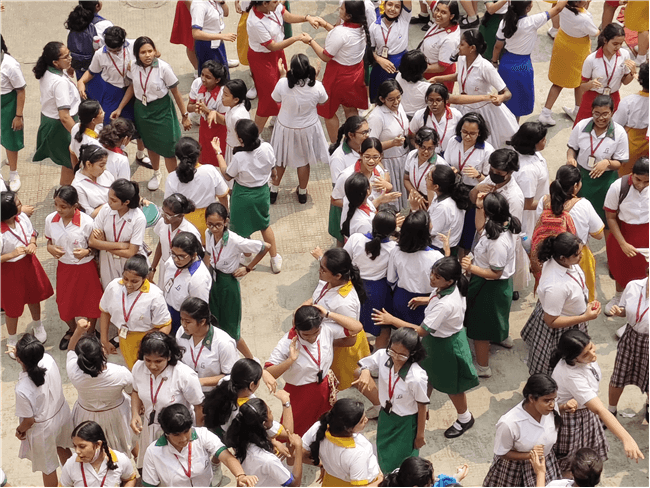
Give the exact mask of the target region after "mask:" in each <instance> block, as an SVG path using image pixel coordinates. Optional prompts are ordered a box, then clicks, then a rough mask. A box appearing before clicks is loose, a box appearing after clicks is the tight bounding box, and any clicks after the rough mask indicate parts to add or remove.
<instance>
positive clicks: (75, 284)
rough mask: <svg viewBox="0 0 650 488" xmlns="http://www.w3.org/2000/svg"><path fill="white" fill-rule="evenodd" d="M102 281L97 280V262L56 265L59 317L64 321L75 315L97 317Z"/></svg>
mask: <svg viewBox="0 0 650 488" xmlns="http://www.w3.org/2000/svg"><path fill="white" fill-rule="evenodd" d="M102 294H103V291H102V283H101V281H99V273H98V272H97V264H95V261H89V262H87V263H84V264H65V263H62V262H60V261H59V264H58V266H57V267H56V304H57V306H58V307H59V317H61V320H63V321H64V322H68V321H70V320H74V319H75V317H86V318H89V319H98V318H99V317H100V315H101V311H100V310H99V301H100V300H101V299H102Z"/></svg>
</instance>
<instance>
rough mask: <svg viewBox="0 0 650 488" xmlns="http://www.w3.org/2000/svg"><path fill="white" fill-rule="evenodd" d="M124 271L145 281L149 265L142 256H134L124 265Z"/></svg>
mask: <svg viewBox="0 0 650 488" xmlns="http://www.w3.org/2000/svg"><path fill="white" fill-rule="evenodd" d="M124 271H133V272H134V273H135V274H137V275H138V276H139V277H140V278H143V279H146V278H147V276H148V275H149V265H148V264H147V258H145V257H144V256H143V255H142V254H134V255H133V256H131V257H130V258H129V259H127V260H126V263H124Z"/></svg>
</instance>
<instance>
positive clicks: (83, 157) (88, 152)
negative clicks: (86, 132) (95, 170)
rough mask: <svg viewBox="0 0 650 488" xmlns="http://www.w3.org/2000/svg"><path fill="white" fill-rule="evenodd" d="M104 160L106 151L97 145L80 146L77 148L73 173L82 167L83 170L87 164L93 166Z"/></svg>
mask: <svg viewBox="0 0 650 488" xmlns="http://www.w3.org/2000/svg"><path fill="white" fill-rule="evenodd" d="M79 133H81V131H80V132H79ZM106 159H108V151H107V150H106V149H104V148H103V147H102V146H98V145H97V144H82V145H81V147H79V159H78V160H77V164H76V165H75V167H74V172H75V173H76V172H77V171H79V169H80V168H81V166H82V165H83V167H84V168H85V167H86V164H87V163H90V164H95V163H98V162H100V161H102V160H106Z"/></svg>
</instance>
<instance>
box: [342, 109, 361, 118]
mask: <svg viewBox="0 0 650 488" xmlns="http://www.w3.org/2000/svg"><path fill="white" fill-rule="evenodd" d="M343 113H344V114H345V118H346V119H348V118H350V117H352V116H353V115H359V109H357V108H356V107H343Z"/></svg>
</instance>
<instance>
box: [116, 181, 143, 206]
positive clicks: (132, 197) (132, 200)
mask: <svg viewBox="0 0 650 488" xmlns="http://www.w3.org/2000/svg"><path fill="white" fill-rule="evenodd" d="M111 190H113V192H114V193H115V196H116V197H117V198H118V199H119V200H120V201H121V202H122V203H124V202H126V201H127V200H128V202H129V204H128V207H129V208H138V207H140V185H138V182H137V181H129V180H127V179H125V178H119V179H117V180H115V181H114V182H113V183H112V184H111Z"/></svg>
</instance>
